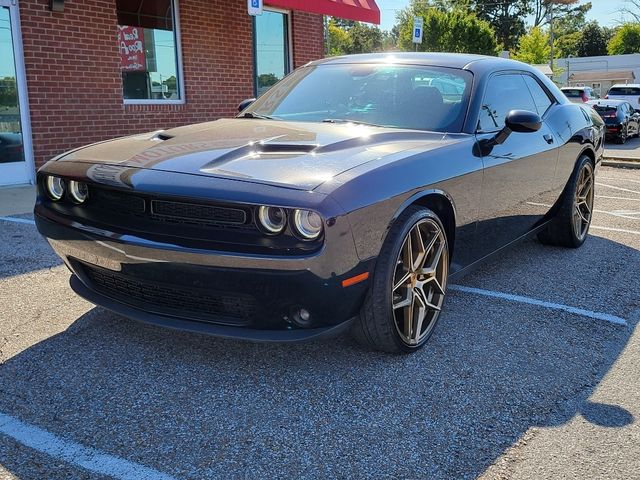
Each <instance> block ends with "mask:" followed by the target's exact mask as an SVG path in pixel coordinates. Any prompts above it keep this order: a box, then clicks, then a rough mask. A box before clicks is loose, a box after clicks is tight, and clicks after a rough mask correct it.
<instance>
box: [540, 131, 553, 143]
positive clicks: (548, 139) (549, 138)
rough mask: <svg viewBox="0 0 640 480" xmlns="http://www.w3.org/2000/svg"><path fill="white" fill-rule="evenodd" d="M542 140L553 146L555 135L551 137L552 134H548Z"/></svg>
mask: <svg viewBox="0 0 640 480" xmlns="http://www.w3.org/2000/svg"><path fill="white" fill-rule="evenodd" d="M542 138H544V139H545V141H546V142H547V143H548V144H552V143H553V135H551V134H550V133H546V134H544V135H543V136H542Z"/></svg>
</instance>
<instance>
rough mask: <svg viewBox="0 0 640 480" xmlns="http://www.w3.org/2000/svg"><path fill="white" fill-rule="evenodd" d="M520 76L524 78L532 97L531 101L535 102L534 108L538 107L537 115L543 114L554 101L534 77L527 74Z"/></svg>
mask: <svg viewBox="0 0 640 480" xmlns="http://www.w3.org/2000/svg"><path fill="white" fill-rule="evenodd" d="M522 77H523V78H524V81H525V83H526V84H527V87H529V92H530V93H531V96H532V97H533V102H534V103H535V104H536V108H537V109H538V115H540V116H542V115H544V114H545V112H546V111H547V110H549V107H550V106H551V105H553V103H554V102H553V101H552V100H551V99H550V98H549V95H547V92H546V91H545V90H544V88H542V87H541V86H540V84H539V83H538V81H537V80H536V79H535V78H533V77H531V76H529V75H523V76H522Z"/></svg>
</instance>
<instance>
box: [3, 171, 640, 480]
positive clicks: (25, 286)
mask: <svg viewBox="0 0 640 480" xmlns="http://www.w3.org/2000/svg"><path fill="white" fill-rule="evenodd" d="M14 218H15V217H14ZM20 218H21V219H23V220H25V221H24V222H21V223H16V222H15V221H7V220H0V259H1V260H0V392H1V395H0V479H75V478H81V479H84V478H91V479H93V478H110V477H115V478H131V479H134V480H135V479H163V478H165V479H204V478H247V479H250V478H288V479H289V478H434V479H437V478H456V479H462V478H476V477H479V476H480V477H484V478H491V479H493V478H518V479H519V478H528V479H534V478H536V479H537V478H581V479H582V478H607V479H618V478H619V479H628V478H638V472H639V471H640V427H639V426H638V425H639V419H640V388H638V385H640V333H638V332H637V331H636V330H635V329H636V324H637V322H638V321H639V320H640V279H639V277H638V274H639V272H640V170H626V169H615V168H610V167H603V168H601V169H600V171H599V172H598V177H597V188H596V212H595V215H594V220H593V226H592V229H591V234H590V237H589V238H588V240H587V242H586V243H585V245H584V246H583V248H581V249H579V250H566V249H560V248H552V247H545V246H542V245H541V244H539V243H537V241H535V240H529V241H526V242H524V243H522V244H520V245H519V246H517V247H515V248H514V249H511V250H510V251H508V252H507V253H505V254H504V255H501V256H500V257H499V258H495V259H494V260H492V261H490V262H489V263H487V264H486V265H485V266H483V267H482V268H480V269H478V270H477V271H475V272H474V273H472V274H470V275H468V276H467V277H465V278H464V279H463V280H461V281H460V282H459V283H458V284H457V285H459V286H462V287H467V288H458V289H452V290H451V291H450V293H449V295H448V297H447V300H446V303H445V311H444V313H443V316H442V317H441V321H440V323H439V325H438V327H437V329H436V331H435V333H434V335H433V337H432V339H431V340H430V343H429V344H428V346H427V347H426V348H425V349H423V350H422V351H421V352H419V353H417V354H415V355H412V356H391V355H386V354H381V353H372V352H369V351H365V350H363V349H361V348H360V347H358V346H357V345H356V344H354V342H353V341H352V340H350V339H349V338H346V337H345V338H338V339H334V340H331V341H324V342H318V343H311V344H302V345H270V344H250V343H239V342H234V341H227V340H218V339H214V338H210V337H204V336H198V335H192V334H184V333H176V332H174V331H170V330H163V329H160V328H156V327H151V326H145V325H142V324H138V323H135V322H133V321H129V320H126V319H123V318H120V317H118V316H116V315H114V314H112V313H110V312H108V311H106V310H103V309H101V308H96V307H93V306H92V305H90V304H88V303H86V302H85V301H83V300H81V299H79V298H77V297H76V296H75V295H74V294H73V293H72V292H71V290H70V289H69V288H68V286H67V281H68V276H69V274H68V272H67V270H66V268H64V267H63V266H62V265H61V264H60V262H59V261H58V259H57V257H55V256H54V255H53V253H52V252H51V250H50V248H49V247H48V245H47V244H46V243H45V241H44V240H42V239H41V238H40V237H39V235H38V234H37V232H36V230H35V228H34V226H33V225H31V224H30V223H29V218H30V216H29V215H24V216H21V217H20ZM473 289H477V290H473ZM505 294H506V295H511V296H510V297H507V296H505ZM537 301H542V302H546V303H544V304H534V303H535V302H537ZM572 307H573V308H578V309H581V310H579V311H577V310H572Z"/></svg>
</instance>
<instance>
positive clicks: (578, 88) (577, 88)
mask: <svg viewBox="0 0 640 480" xmlns="http://www.w3.org/2000/svg"><path fill="white" fill-rule="evenodd" d="M587 88H588V89H591V87H587V86H586V85H583V86H582V87H562V88H561V89H560V90H586V89H587Z"/></svg>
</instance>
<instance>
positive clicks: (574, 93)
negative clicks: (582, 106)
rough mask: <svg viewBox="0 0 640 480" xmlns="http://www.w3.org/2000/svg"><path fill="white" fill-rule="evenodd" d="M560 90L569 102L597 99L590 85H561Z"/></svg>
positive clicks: (584, 101)
mask: <svg viewBox="0 0 640 480" xmlns="http://www.w3.org/2000/svg"><path fill="white" fill-rule="evenodd" d="M560 90H562V93H564V96H565V97H567V98H568V99H569V101H570V102H571V103H587V102H588V101H589V100H597V99H598V96H597V95H596V94H595V92H594V91H593V89H592V88H591V87H562V88H561V89H560Z"/></svg>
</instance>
